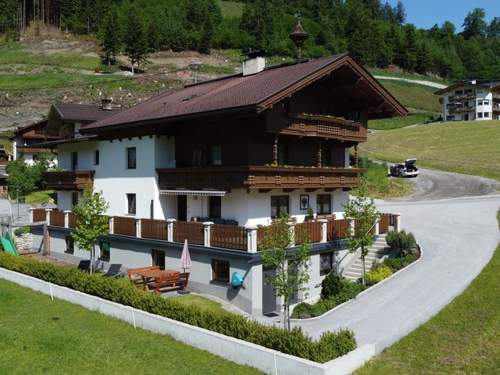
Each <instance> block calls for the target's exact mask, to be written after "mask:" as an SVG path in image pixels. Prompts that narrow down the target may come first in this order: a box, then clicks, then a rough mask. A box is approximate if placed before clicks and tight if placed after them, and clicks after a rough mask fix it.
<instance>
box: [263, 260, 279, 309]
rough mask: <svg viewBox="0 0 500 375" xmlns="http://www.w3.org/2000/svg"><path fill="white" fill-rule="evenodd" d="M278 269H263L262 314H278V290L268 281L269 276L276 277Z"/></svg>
mask: <svg viewBox="0 0 500 375" xmlns="http://www.w3.org/2000/svg"><path fill="white" fill-rule="evenodd" d="M275 275H276V270H274V269H268V268H264V269H263V271H262V314H264V315H269V316H275V315H277V314H278V312H277V311H276V310H277V306H276V292H275V291H274V288H273V287H272V286H271V285H269V284H268V283H267V282H266V279H267V278H268V277H274V276H275Z"/></svg>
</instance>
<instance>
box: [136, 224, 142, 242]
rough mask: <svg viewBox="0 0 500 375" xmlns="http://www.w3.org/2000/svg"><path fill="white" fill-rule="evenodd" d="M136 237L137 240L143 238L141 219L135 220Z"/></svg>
mask: <svg viewBox="0 0 500 375" xmlns="http://www.w3.org/2000/svg"><path fill="white" fill-rule="evenodd" d="M135 236H136V237H137V238H141V237H142V221H141V219H135Z"/></svg>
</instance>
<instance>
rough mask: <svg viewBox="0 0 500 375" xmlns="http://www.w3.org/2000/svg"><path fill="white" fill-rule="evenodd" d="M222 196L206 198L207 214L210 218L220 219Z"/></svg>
mask: <svg viewBox="0 0 500 375" xmlns="http://www.w3.org/2000/svg"><path fill="white" fill-rule="evenodd" d="M221 206H222V198H221V197H209V199H208V215H209V216H210V218H214V219H220V218H221V216H222V212H221V211H222V209H221Z"/></svg>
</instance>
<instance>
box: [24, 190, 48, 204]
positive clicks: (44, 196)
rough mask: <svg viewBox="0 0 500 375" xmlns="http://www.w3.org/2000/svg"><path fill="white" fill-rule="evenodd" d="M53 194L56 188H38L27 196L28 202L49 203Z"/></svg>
mask: <svg viewBox="0 0 500 375" xmlns="http://www.w3.org/2000/svg"><path fill="white" fill-rule="evenodd" d="M51 194H54V190H38V191H33V192H31V193H30V194H28V195H27V196H26V203H28V204H43V203H49V202H50V200H51V199H52V198H51Z"/></svg>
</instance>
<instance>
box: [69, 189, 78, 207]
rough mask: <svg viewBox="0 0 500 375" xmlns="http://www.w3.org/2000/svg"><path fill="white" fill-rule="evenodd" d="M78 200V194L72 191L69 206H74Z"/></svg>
mask: <svg viewBox="0 0 500 375" xmlns="http://www.w3.org/2000/svg"><path fill="white" fill-rule="evenodd" d="M78 200H79V197H78V192H77V191H73V192H72V193H71V204H72V205H73V206H76V205H77V204H78Z"/></svg>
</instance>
